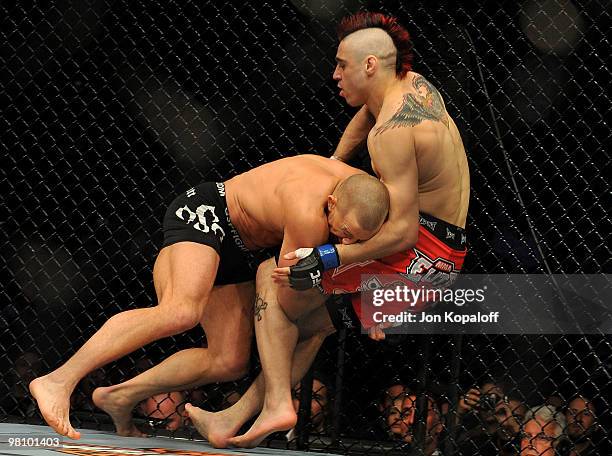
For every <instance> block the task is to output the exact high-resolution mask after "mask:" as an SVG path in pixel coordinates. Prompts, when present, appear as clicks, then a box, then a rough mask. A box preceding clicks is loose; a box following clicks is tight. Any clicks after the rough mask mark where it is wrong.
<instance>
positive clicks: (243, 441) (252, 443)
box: [229, 405, 297, 448]
mask: <svg viewBox="0 0 612 456" xmlns="http://www.w3.org/2000/svg"><path fill="white" fill-rule="evenodd" d="M296 423H297V415H296V413H295V410H294V409H293V406H291V405H290V406H289V407H286V408H278V409H273V410H269V409H266V407H264V409H263V410H262V412H261V414H260V415H259V417H258V418H257V419H256V420H255V422H254V423H253V426H251V429H249V430H248V431H247V433H246V434H243V435H239V436H238V437H234V438H231V439H229V443H230V445H233V446H237V447H241V448H255V447H256V446H257V445H259V444H260V443H261V441H262V440H263V439H265V438H266V437H267V436H269V435H270V434H272V433H273V432H279V431H288V430H289V429H292V428H293V427H295V425H296Z"/></svg>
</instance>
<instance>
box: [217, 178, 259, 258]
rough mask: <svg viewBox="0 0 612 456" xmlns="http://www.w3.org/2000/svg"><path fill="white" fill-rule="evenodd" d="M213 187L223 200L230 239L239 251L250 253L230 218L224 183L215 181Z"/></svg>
mask: <svg viewBox="0 0 612 456" xmlns="http://www.w3.org/2000/svg"><path fill="white" fill-rule="evenodd" d="M215 187H216V188H217V193H218V194H219V197H220V198H221V199H222V200H223V203H224V206H225V208H224V209H225V210H224V212H225V220H226V222H227V226H228V227H229V230H230V236H231V238H232V241H234V245H235V246H236V247H238V249H239V250H240V251H241V252H243V253H247V254H249V255H251V254H252V252H251V251H250V250H249V249H247V247H246V245H244V241H243V240H242V238H241V237H240V233H238V230H237V229H236V227H235V226H234V224H233V223H232V219H231V218H230V215H229V209H228V208H227V201H226V197H225V184H224V183H223V182H215Z"/></svg>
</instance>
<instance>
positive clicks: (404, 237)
mask: <svg viewBox="0 0 612 456" xmlns="http://www.w3.org/2000/svg"><path fill="white" fill-rule="evenodd" d="M418 240H419V229H418V227H417V229H412V228H411V229H408V230H406V231H405V232H403V233H402V234H401V235H399V236H398V240H397V243H398V244H399V245H400V246H401V248H400V251H405V250H410V249H412V248H414V246H416V244H417V241H418Z"/></svg>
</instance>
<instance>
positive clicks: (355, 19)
mask: <svg viewBox="0 0 612 456" xmlns="http://www.w3.org/2000/svg"><path fill="white" fill-rule="evenodd" d="M367 28H379V29H382V30H384V31H385V32H387V35H389V36H390V37H391V39H392V40H393V44H394V45H395V49H397V60H396V62H395V74H396V76H397V77H398V78H399V79H403V78H404V77H405V76H406V73H408V72H409V71H410V70H412V57H413V55H412V41H411V40H410V34H409V33H408V31H407V30H406V29H405V28H404V27H402V26H401V25H400V24H399V22H397V19H396V18H395V17H393V16H385V15H384V14H381V13H369V12H365V11H360V12H359V13H355V14H352V15H350V16H346V17H344V18H343V19H342V20H341V21H340V24H338V28H337V29H336V32H337V34H338V40H339V41H342V40H343V39H344V38H346V37H347V36H348V35H350V34H351V33H353V32H356V31H358V30H363V29H367Z"/></svg>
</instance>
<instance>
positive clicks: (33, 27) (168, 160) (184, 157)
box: [0, 0, 612, 456]
mask: <svg viewBox="0 0 612 456" xmlns="http://www.w3.org/2000/svg"><path fill="white" fill-rule="evenodd" d="M359 9H367V10H371V11H382V12H385V13H388V14H392V15H395V16H397V17H398V18H399V20H400V22H401V23H402V24H403V25H404V26H405V27H406V28H407V29H408V30H409V31H410V33H411V34H412V37H413V40H414V47H415V53H416V56H415V65H414V67H415V68H414V69H415V71H417V72H419V73H421V74H423V75H425V76H426V77H427V78H428V79H429V80H430V81H431V82H432V83H433V84H434V85H436V87H437V88H438V89H439V90H440V92H441V93H442V95H443V97H444V99H445V101H446V106H447V109H448V111H449V113H450V114H451V115H452V116H453V117H454V118H455V119H456V122H457V125H458V128H459V130H460V132H461V133H462V136H463V140H464V143H465V146H466V150H467V152H468V158H469V165H470V171H471V177H472V189H471V191H472V198H471V201H470V212H469V218H468V227H467V229H468V237H469V245H470V252H469V255H468V257H467V259H466V265H465V271H467V272H472V273H492V274H495V273H555V274H570V273H610V269H611V260H610V259H611V257H612V255H611V248H610V239H611V235H610V233H611V232H612V230H611V224H610V216H609V212H608V210H609V208H610V187H609V177H610V175H612V174H611V173H610V157H609V151H608V146H609V144H610V140H611V134H610V126H609V119H610V118H611V117H610V114H611V113H610V111H611V108H610V106H611V105H612V103H611V99H610V93H612V91H611V89H612V87H611V83H610V80H611V78H610V70H609V68H608V61H609V58H608V56H609V49H610V41H609V34H608V31H609V30H610V26H611V20H610V19H611V13H610V11H611V10H612V4H611V3H610V1H609V0H593V1H578V0H575V1H570V0H524V1H521V2H487V1H484V0H477V1H474V2H461V3H456V4H446V3H444V2H420V1H415V2H399V1H387V2H380V1H378V2H377V1H369V2H360V1H359V0H346V1H339V0H335V1H334V0H330V1H326V2H322V1H314V0H291V1H278V2H271V1H261V2H255V1H226V2H212V1H204V2H196V1H185V2H177V1H169V2H159V1H153V2H143V1H133V2H128V1H125V0H90V1H87V2H77V1H72V0H58V1H54V2H2V3H1V4H0V24H1V26H0V36H1V40H0V49H1V51H2V52H1V56H0V63H1V65H0V68H1V69H0V109H1V114H0V147H1V150H2V157H3V167H2V175H1V181H2V188H4V190H3V191H2V211H3V217H2V224H1V229H0V244H1V247H2V253H3V254H2V259H1V260H0V270H1V275H2V285H1V288H0V297H1V299H0V307H1V309H2V313H1V319H0V360H1V365H2V366H3V368H2V372H1V373H0V375H1V377H0V392H1V394H0V415H1V416H2V417H1V418H0V420H3V421H28V422H33V423H36V422H40V417H39V415H38V414H37V411H36V408H35V406H34V403H33V402H32V400H31V399H30V397H29V395H28V393H27V384H28V382H29V381H30V380H31V379H32V378H34V377H35V376H37V375H40V374H41V373H44V372H48V371H49V370H51V369H52V368H55V367H56V366H57V365H58V364H59V363H60V362H61V361H65V360H66V359H67V357H68V356H69V355H71V354H72V353H73V352H74V351H75V349H76V348H77V347H79V346H80V345H81V344H83V343H84V342H85V340H86V339H87V338H88V337H90V336H91V334H93V332H94V331H95V330H96V329H97V328H99V327H100V326H101V325H102V324H103V323H104V322H105V321H106V320H107V319H108V318H109V317H110V316H112V315H113V314H115V313H117V312H119V311H123V310H126V309H129V308H135V307H142V306H148V305H153V304H154V302H155V301H154V292H153V287H152V281H151V273H152V265H153V262H154V259H155V257H156V254H157V251H158V249H159V246H160V245H161V220H162V217H163V214H164V211H165V208H166V205H167V204H168V203H169V202H170V201H171V200H172V199H173V197H174V196H175V195H176V194H177V193H178V192H180V191H183V190H184V189H187V188H189V187H190V186H193V185H195V184H198V183H199V182H201V181H205V180H219V179H227V178H229V177H231V176H233V175H235V174H236V173H239V172H242V171H245V170H248V169H250V168H252V167H255V166H257V165H260V164H262V163H264V162H268V161H271V160H275V159H278V158H280V157H284V156H288V155H295V154H300V153H315V154H321V155H330V154H331V152H332V151H333V150H334V148H335V145H336V143H337V141H338V139H339V137H340V135H341V133H342V131H343V129H344V127H345V126H346V124H347V123H348V121H349V120H350V118H351V116H352V114H353V111H351V109H350V108H347V107H346V106H345V105H344V104H343V103H342V102H341V100H340V99H339V98H338V96H337V95H336V93H335V84H334V82H333V81H332V79H331V74H332V71H333V68H334V65H335V62H334V56H335V50H336V46H337V42H336V38H335V33H334V27H335V25H336V23H337V21H338V20H339V19H340V18H341V17H342V16H343V15H344V14H347V13H351V12H355V11H357V10H359ZM606 145H608V146H606ZM366 157H367V152H365V151H364V153H363V154H362V156H361V159H359V160H357V161H356V163H357V164H364V163H367V162H368V161H369V160H368V159H366ZM519 304H520V303H517V305H519ZM203 336H204V335H203V332H202V331H201V330H193V331H190V332H188V333H186V334H184V335H181V336H177V337H173V338H170V339H167V340H162V341H160V342H157V343H155V344H152V345H150V346H147V347H146V349H142V350H139V351H137V352H135V353H134V354H132V355H130V356H128V357H125V358H123V359H122V360H120V361H118V362H116V363H113V364H111V365H109V366H107V367H105V368H104V369H102V370H99V371H95V372H94V373H92V374H90V375H89V376H88V377H86V378H85V379H84V380H83V381H82V382H81V384H80V385H79V387H78V388H77V391H76V392H75V394H74V395H73V398H72V409H73V411H74V416H73V421H74V422H75V424H76V425H77V426H84V427H96V428H107V427H108V426H109V425H110V421H109V419H108V418H107V417H106V415H104V414H103V413H101V412H100V410H96V409H95V407H94V406H93V404H92V402H91V392H92V390H93V388H95V387H96V386H99V385H109V384H113V383H117V382H121V381H124V380H126V379H127V378H130V377H131V376H133V375H134V374H136V373H138V372H141V371H143V370H145V369H146V368H148V367H149V366H151V365H153V364H155V363H157V362H159V361H161V360H162V359H164V358H166V357H167V356H169V355H170V354H171V353H174V352H175V351H176V350H178V349H181V348H187V347H192V346H200V345H201V343H202V338H203ZM253 351H256V350H253ZM253 366H256V362H254V363H253ZM255 370H256V368H255V367H253V371H255ZM611 374H612V344H611V339H610V336H608V335H604V334H602V335H593V336H567V335H566V336H561V335H559V336H537V335H531V336H530V335H515V336H510V335H497V336H492V335H476V336H410V335H393V336H389V337H388V338H387V339H386V340H385V341H384V342H374V341H371V340H369V339H368V338H367V337H365V336H363V335H361V334H358V333H351V332H346V331H341V332H339V333H337V334H335V335H333V336H331V337H329V338H328V339H327V341H326V343H325V344H324V346H323V348H322V350H321V352H320V353H319V355H318V357H317V360H316V362H315V365H314V367H313V369H312V370H311V372H310V373H309V375H308V376H307V377H306V378H305V380H304V381H303V382H302V385H301V388H300V389H299V391H296V404H297V403H298V402H299V400H300V399H301V404H304V405H302V407H301V413H300V415H299V416H300V419H299V422H298V425H297V427H296V429H294V431H292V433H291V434H290V435H289V436H288V437H287V436H285V435H272V436H271V437H270V438H268V439H267V440H266V441H265V442H264V443H265V444H268V445H271V446H275V447H279V448H285V447H288V448H296V447H297V448H301V449H309V450H313V451H318V450H319V451H320V450H324V451H327V452H334V453H345V454H360V453H367V454H375V453H381V454H382V453H385V454H393V453H395V452H398V453H402V454H405V453H406V452H408V451H413V452H414V454H427V455H432V454H445V455H451V454H463V455H490V454H503V455H511V454H518V450H517V449H516V448H517V447H516V445H517V442H518V441H519V440H520V438H521V433H525V432H526V429H525V428H524V427H521V426H520V423H521V422H522V421H523V420H524V416H525V414H527V413H528V410H529V409H530V408H532V407H536V408H537V409H538V410H544V411H546V410H548V411H549V412H550V417H551V418H550V420H551V421H555V422H556V421H558V422H559V423H561V424H560V426H561V430H562V434H561V437H560V438H559V441H560V442H559V446H558V447H557V451H558V452H559V454H576V453H570V451H572V449H571V448H572V445H578V446H579V448H582V446H586V447H587V449H589V451H592V452H591V453H588V454H598V455H602V456H603V455H610V454H612V451H609V449H606V448H609V445H610V444H612V442H611V441H610V440H611V438H610V432H609V429H610V424H611V416H610V408H611V405H612V404H611V403H610V401H611V395H610V392H611V391H612V380H611ZM252 378H253V372H251V374H250V376H249V377H246V378H245V379H243V380H241V381H238V382H234V383H229V384H219V385H205V386H203V387H201V388H197V389H195V390H190V391H179V392H169V393H168V394H166V395H161V396H158V397H154V398H151V399H150V400H147V401H145V402H143V403H141V404H140V405H139V406H138V407H137V409H136V410H135V415H136V416H137V417H139V419H138V423H139V425H141V426H143V429H146V430H148V432H158V433H164V432H166V433H167V432H171V433H172V434H174V435H183V434H188V435H191V436H195V431H194V430H193V428H191V427H190V426H189V424H188V423H187V424H185V425H183V421H182V417H181V416H180V414H181V413H182V405H181V404H183V403H184V402H186V401H191V402H193V403H194V404H196V405H200V406H201V407H203V408H205V409H208V410H220V409H222V408H224V407H227V406H228V405H229V404H232V403H233V402H235V401H236V399H237V398H238V397H240V394H241V393H242V392H244V390H245V388H246V386H247V385H248V384H249V383H250V380H251V379H252ZM474 394H477V396H476V397H478V398H479V399H478V402H477V405H476V406H470V405H469V404H467V403H466V400H468V402H469V397H470V395H472V396H473V395H474ZM308 403H310V404H311V407H308V405H307V404H308ZM545 405H546V406H550V407H552V409H550V410H549V409H545V407H544V406H545ZM415 409H416V414H415V413H414V411H415ZM532 412H533V409H532ZM532 437H533V438H532V443H533V445H536V444H538V443H542V442H544V443H546V436H545V435H536V436H532ZM581 445H582V446H581ZM563 451H565V453H562V452H563ZM436 452H438V453H436ZM546 454H548V453H546ZM580 454H586V453H580Z"/></svg>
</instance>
